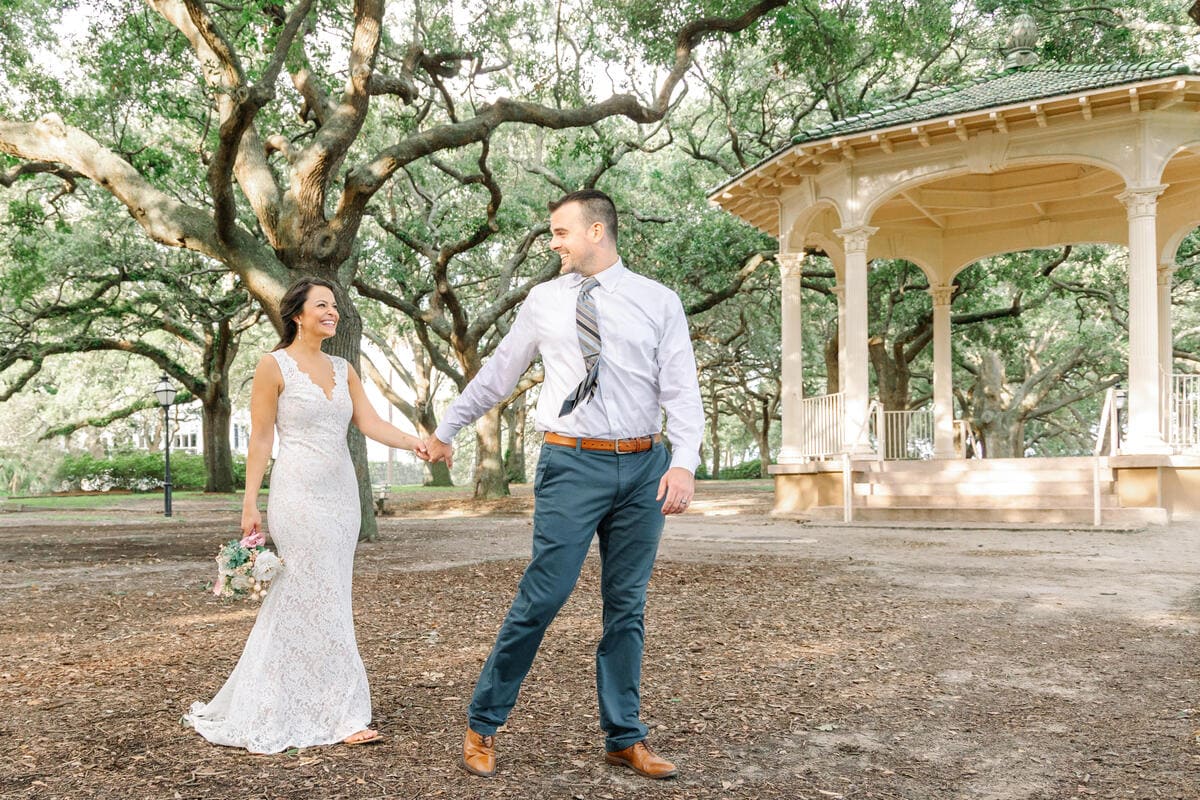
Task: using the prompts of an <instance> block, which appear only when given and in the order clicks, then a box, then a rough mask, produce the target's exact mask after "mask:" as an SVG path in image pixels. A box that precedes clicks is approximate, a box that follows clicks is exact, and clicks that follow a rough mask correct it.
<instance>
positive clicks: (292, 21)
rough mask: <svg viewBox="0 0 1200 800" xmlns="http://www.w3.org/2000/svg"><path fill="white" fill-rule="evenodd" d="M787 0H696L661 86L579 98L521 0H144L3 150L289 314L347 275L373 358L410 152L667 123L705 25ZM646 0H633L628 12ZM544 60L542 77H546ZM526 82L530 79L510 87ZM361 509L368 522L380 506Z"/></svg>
mask: <svg viewBox="0 0 1200 800" xmlns="http://www.w3.org/2000/svg"><path fill="white" fill-rule="evenodd" d="M785 2H786V0H760V2H757V3H754V4H749V5H739V7H737V8H735V9H733V10H732V11H729V10H728V9H726V8H725V7H723V5H722V4H712V6H711V7H710V6H709V5H708V4H688V5H687V6H685V8H686V10H687V11H686V15H679V14H670V15H666V16H665V17H663V16H660V18H659V19H658V20H657V22H658V23H659V25H658V30H660V31H661V32H662V33H663V34H664V36H665V41H658V42H657V44H658V48H657V50H656V51H655V52H653V53H651V54H650V56H651V57H649V58H648V59H647V63H651V64H653V63H664V64H665V67H664V69H665V71H664V72H663V73H660V74H659V75H658V76H657V81H656V84H655V86H654V88H653V89H651V90H650V91H649V92H647V93H645V94H638V93H637V92H636V91H635V90H634V89H633V88H632V87H630V89H628V90H624V91H622V90H618V91H615V92H613V93H612V94H610V95H608V96H604V97H602V98H600V99H592V98H590V97H589V98H586V99H585V100H584V101H583V102H569V101H567V102H563V101H562V100H561V99H560V98H562V97H563V96H564V94H565V93H564V92H563V91H562V90H563V88H564V87H566V86H569V85H571V83H572V82H573V80H574V79H575V78H576V77H577V76H573V75H570V74H564V73H560V72H556V71H554V70H547V69H545V68H544V63H543V62H544V61H545V56H546V54H547V53H549V52H553V53H560V52H561V49H560V48H561V47H562V46H566V45H564V44H563V42H562V41H561V40H560V39H559V38H558V34H559V33H561V31H556V30H548V31H543V30H539V29H538V28H536V27H530V26H528V25H527V24H526V20H525V15H524V13H523V12H524V11H526V9H525V7H523V6H521V5H520V4H509V3H497V4H492V5H489V6H487V7H485V8H483V9H481V10H480V12H479V16H477V17H475V18H473V19H472V20H470V21H469V22H467V23H465V24H464V25H463V26H456V20H455V19H454V15H453V11H452V9H445V10H438V11H437V12H431V11H430V10H429V9H424V8H423V7H422V6H420V5H414V6H401V7H398V8H396V9H395V13H394V14H393V15H387V14H385V4H384V2H383V0H356V2H355V3H354V4H353V6H352V7H350V8H346V7H344V6H343V5H342V4H336V3H327V2H317V1H316V0H297V2H295V3H293V4H292V5H291V7H286V6H285V5H283V4H281V3H272V2H267V3H262V4H251V5H242V4H225V3H215V2H214V3H205V2H202V0H147V2H146V5H145V6H144V7H143V6H141V5H138V4H134V3H132V2H130V1H129V0H126V2H123V3H116V4H111V5H108V6H105V7H103V8H102V9H101V10H100V11H99V12H97V16H96V17H93V22H94V23H95V24H94V27H93V31H92V37H91V40H90V43H89V44H90V47H89V48H88V49H87V52H86V55H85V56H84V57H82V58H81V59H80V60H79V62H78V64H77V66H78V67H79V68H81V69H83V70H84V71H85V72H86V73H87V75H88V78H89V83H88V84H86V85H84V84H81V85H76V86H72V87H71V88H70V91H68V90H67V88H66V87H64V86H62V85H58V84H57V83H55V82H51V83H52V84H53V85H50V86H38V85H36V84H35V83H34V82H32V81H30V82H27V83H26V84H25V85H22V86H21V87H20V89H21V91H20V92H16V93H14V96H13V97H12V98H10V102H8V103H7V104H6V107H5V108H4V109H3V118H2V119H0V151H2V152H3V153H6V154H8V155H9V156H11V158H12V160H11V161H10V162H9V170H10V175H11V176H12V177H13V179H16V178H20V177H23V176H25V175H28V174H30V173H32V172H49V173H52V174H56V175H58V176H60V177H61V178H63V180H66V181H80V180H88V181H91V182H94V183H95V184H96V185H98V186H100V187H102V188H103V189H104V190H106V191H108V192H110V193H111V194H112V196H113V197H115V198H116V199H117V200H119V201H120V202H121V203H122V204H123V205H124V206H125V208H126V210H127V211H128V213H129V214H130V215H132V217H133V218H134V219H135V220H136V221H137V223H138V224H139V226H140V227H141V229H142V231H143V232H144V233H145V235H147V236H149V237H150V238H151V239H153V240H154V241H156V242H159V243H161V244H164V245H167V246H169V247H178V248H183V249H186V250H189V251H192V252H195V253H198V254H200V255H203V256H204V257H206V258H209V259H211V260H213V261H215V262H218V263H220V264H222V265H224V267H225V268H227V269H229V270H231V271H232V272H234V273H235V274H236V275H237V276H238V277H239V279H240V280H241V282H242V284H243V285H244V286H245V287H246V289H247V290H248V291H249V292H250V293H251V294H252V295H253V296H254V297H255V298H256V300H258V301H259V302H260V303H261V304H262V306H263V308H264V309H265V311H266V313H267V314H268V315H269V316H270V317H271V318H272V321H273V322H274V323H275V324H276V325H279V323H280V320H279V318H278V301H279V299H280V297H281V295H282V292H283V290H284V289H285V287H286V286H287V285H288V284H289V283H290V282H291V281H292V280H293V279H294V278H296V277H298V276H301V275H316V276H321V277H325V278H328V279H331V280H333V281H334V282H335V283H336V284H337V285H338V286H339V287H340V291H339V292H338V294H339V300H340V303H341V310H342V323H341V326H340V327H339V333H338V336H337V337H335V338H334V339H333V340H332V341H331V342H330V343H329V345H328V348H327V349H328V351H329V352H331V353H334V354H337V355H342V356H344V357H346V358H348V359H349V360H350V361H351V363H353V364H356V365H357V363H358V352H359V337H360V335H361V332H362V331H361V320H360V318H359V316H358V314H357V312H356V310H355V306H354V302H353V300H352V297H351V296H350V294H349V292H348V291H347V289H348V287H350V286H351V285H352V284H353V282H354V278H355V272H356V261H355V259H354V258H353V256H354V255H355V251H356V245H357V241H358V236H359V232H360V230H361V227H362V225H363V221H364V219H365V217H366V214H367V211H368V208H369V206H370V204H371V202H372V200H373V198H374V197H375V196H376V195H377V194H378V193H379V192H380V190H381V189H383V188H384V187H385V186H387V185H389V183H390V182H391V181H392V180H393V178H395V177H396V176H397V175H398V174H400V173H402V171H403V170H404V168H405V167H407V166H409V165H411V164H414V163H416V162H418V161H420V160H421V159H424V158H428V157H430V156H433V155H435V154H437V153H440V152H445V151H450V150H454V149H457V148H461V147H468V146H472V145H479V144H480V143H482V142H485V141H486V140H487V139H488V138H489V137H490V136H491V135H492V133H493V132H494V131H495V130H496V129H497V128H498V127H500V126H503V125H509V124H526V125H533V126H538V127H544V128H548V129H564V128H574V127H582V126H587V125H592V124H594V123H597V122H599V121H601V120H604V119H606V118H609V117H614V116H623V117H626V118H628V119H630V120H632V121H634V122H637V123H653V122H656V121H658V120H660V119H662V118H663V116H665V115H666V114H667V112H668V110H669V107H670V105H671V102H672V98H673V97H674V95H675V92H676V89H677V87H678V86H679V85H680V82H681V81H682V80H683V79H684V76H685V75H686V74H687V72H688V70H689V68H690V66H691V64H692V56H693V52H694V50H695V48H696V46H697V45H698V44H699V43H700V42H701V41H702V40H704V39H705V38H707V37H709V36H710V35H712V34H716V33H736V32H738V31H741V30H744V29H746V28H747V27H749V26H751V25H752V24H754V23H755V22H756V21H757V20H758V19H759V18H761V17H763V16H764V15H765V14H767V13H768V12H770V11H772V10H773V9H775V8H778V7H779V6H782V5H784V4H785ZM534 8H537V7H534ZM647 8H652V6H650V5H647V6H642V5H640V4H633V3H629V4H618V5H616V6H614V7H613V8H612V9H611V12H612V18H613V20H617V21H620V20H628V19H630V18H632V17H635V16H636V14H638V13H644V12H646V10H647ZM459 27H462V28H465V32H464V31H460V30H458V28H459ZM643 29H644V26H643ZM668 32H669V34H668ZM131 54H134V57H133V58H130V55H131ZM547 73H548V74H547ZM534 75H538V76H544V78H543V79H542V80H540V81H538V80H536V79H535V80H534V81H533V82H532V85H533V88H532V90H529V89H527V88H526V87H529V86H530V84H531V81H530V80H529V79H530V78H531V77H533V76H534ZM522 91H524V92H525V93H526V94H527V97H525V98H520V99H518V98H516V97H513V96H512V95H513V93H514V92H522ZM451 92H453V93H455V94H457V95H459V96H462V97H464V98H465V100H464V102H463V103H461V107H460V114H459V115H458V116H456V117H454V118H445V117H443V116H440V115H437V114H431V113H430V110H431V108H432V105H433V102H432V98H435V97H438V96H442V95H444V94H448V93H451ZM372 114H374V115H375V117H376V118H382V119H385V120H386V121H387V127H388V128H389V129H390V130H391V131H393V134H394V137H393V139H392V140H391V141H390V142H389V143H388V144H387V145H386V146H384V147H379V148H371V149H367V148H364V147H361V146H360V140H359V137H360V134H361V133H362V131H363V130H364V127H365V126H366V125H367V124H368V122H369V121H372V122H373V117H372ZM437 288H438V290H439V291H440V289H441V287H440V286H439V287H437ZM451 317H452V320H453V322H452V324H453V326H454V327H455V328H456V329H458V330H459V331H460V332H461V331H462V330H463V329H465V325H466V323H465V321H464V320H462V319H461V318H458V317H455V316H454V315H453V313H452V314H451ZM351 448H352V452H353V453H354V456H355V463H356V468H357V470H358V473H359V482H360V495H361V496H360V500H361V503H362V506H363V508H364V510H369V509H370V507H371V500H370V492H369V485H368V480H367V475H366V469H365V467H366V464H365V447H364V443H363V440H362V438H361V435H359V434H357V433H352V435H351ZM363 520H364V522H363V531H362V535H364V536H366V537H370V536H371V535H372V534H373V531H374V522H373V517H372V515H371V514H369V513H364V515H363Z"/></svg>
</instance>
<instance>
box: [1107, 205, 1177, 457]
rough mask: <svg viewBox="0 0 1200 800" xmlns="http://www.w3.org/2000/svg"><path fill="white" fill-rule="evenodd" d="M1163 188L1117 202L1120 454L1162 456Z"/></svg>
mask: <svg viewBox="0 0 1200 800" xmlns="http://www.w3.org/2000/svg"><path fill="white" fill-rule="evenodd" d="M1166 188H1167V187H1165V186H1147V187H1141V188H1136V189H1133V188H1131V189H1128V190H1126V191H1125V192H1123V193H1122V194H1120V195H1119V196H1118V197H1117V199H1118V200H1120V201H1121V202H1123V203H1124V204H1125V208H1126V209H1127V210H1128V217H1129V395H1128V396H1129V400H1128V414H1129V427H1128V429H1127V432H1126V436H1125V446H1124V447H1122V448H1121V451H1122V452H1123V453H1135V454H1142V453H1166V452H1169V449H1168V448H1167V445H1166V442H1164V441H1163V436H1162V430H1161V428H1160V426H1159V415H1160V412H1161V407H1160V398H1161V392H1160V383H1159V376H1158V362H1159V323H1158V276H1157V272H1158V256H1157V252H1156V251H1157V249H1158V237H1157V234H1156V232H1157V214H1158V196H1159V195H1160V194H1162V193H1163V190H1164V189H1166Z"/></svg>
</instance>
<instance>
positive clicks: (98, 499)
mask: <svg viewBox="0 0 1200 800" xmlns="http://www.w3.org/2000/svg"><path fill="white" fill-rule="evenodd" d="M221 497H225V498H228V499H229V501H230V503H232V504H234V506H235V507H239V508H240V507H241V495H240V494H227V495H222V494H205V493H204V492H191V491H184V492H171V499H172V500H173V501H177V500H188V499H196V498H200V499H216V498H221ZM162 502H163V497H162V494H161V493H159V492H146V493H144V494H143V493H138V494H132V493H128V492H118V493H110V492H103V493H97V494H70V495H38V496H31V497H16V496H13V497H7V498H5V503H6V504H8V505H19V506H24V507H25V508H45V509H50V510H54V509H68V508H109V507H112V506H124V507H126V508H128V507H129V506H146V507H147V508H150V507H153V506H161V505H162Z"/></svg>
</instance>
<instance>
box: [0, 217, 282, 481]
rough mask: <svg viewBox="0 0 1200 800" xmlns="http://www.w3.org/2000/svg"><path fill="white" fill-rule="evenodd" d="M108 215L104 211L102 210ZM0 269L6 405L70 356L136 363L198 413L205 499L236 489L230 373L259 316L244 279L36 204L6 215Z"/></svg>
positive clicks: (106, 421) (120, 227)
mask: <svg viewBox="0 0 1200 800" xmlns="http://www.w3.org/2000/svg"><path fill="white" fill-rule="evenodd" d="M100 202H101V204H102V201H100ZM9 213H10V216H9V220H8V223H9V224H8V230H9V234H10V235H9V240H8V245H9V253H8V254H6V255H7V258H6V259H4V261H3V262H2V266H0V290H2V292H0V295H2V296H0V374H3V375H6V376H7V377H8V379H7V380H5V381H3V383H2V384H0V402H3V401H6V400H8V399H10V398H11V397H12V396H13V395H14V394H16V393H17V392H19V391H22V390H23V389H25V388H26V387H27V386H28V385H29V383H30V381H31V380H33V379H34V378H35V377H36V376H37V375H38V374H39V373H40V372H41V370H42V369H43V367H44V365H45V364H46V362H47V360H48V359H51V358H53V357H55V356H61V355H63V354H66V353H89V352H93V353H94V352H105V351H108V352H122V353H129V354H132V355H136V356H139V357H141V358H144V359H147V360H149V361H151V362H153V363H154V364H155V366H156V367H157V368H158V369H159V370H161V371H162V373H164V374H166V375H168V376H169V377H170V378H172V379H173V380H174V381H176V382H177V383H178V384H180V385H181V386H182V387H183V391H182V392H181V393H180V394H179V395H178V396H177V398H176V401H177V402H179V403H186V402H190V401H192V400H198V401H199V402H200V404H201V409H202V411H201V416H202V430H203V439H204V462H205V470H206V480H205V487H204V488H205V491H210V492H231V491H234V490H235V489H236V488H237V487H236V486H235V485H234V474H233V455H232V451H231V449H230V442H229V429H230V420H231V415H232V404H231V402H230V391H231V386H230V370H231V367H232V364H233V360H234V358H235V357H236V356H237V353H238V347H239V344H240V340H241V337H242V335H243V334H244V333H245V332H246V331H248V330H250V329H251V328H253V327H254V326H255V325H257V324H258V322H259V320H260V318H261V311H260V309H259V307H258V305H257V304H256V303H253V302H252V301H251V299H250V297H249V295H248V294H247V292H246V291H245V290H244V289H242V287H241V286H240V285H239V283H238V281H237V280H236V278H234V277H233V276H232V275H230V274H229V273H228V272H227V271H224V270H214V269H213V266H212V265H211V264H210V263H204V262H203V261H202V260H201V259H199V258H198V257H196V256H194V255H191V254H188V253H186V252H179V251H165V250H163V249H162V248H157V247H155V246H154V245H152V244H151V243H150V242H147V241H145V240H144V239H140V238H138V237H136V236H131V234H132V231H130V230H129V228H130V227H131V225H130V223H128V222H127V221H121V220H119V219H118V220H116V222H115V224H114V225H112V226H111V227H108V226H106V225H104V224H103V222H102V223H101V224H100V225H99V226H98V225H97V221H96V220H94V219H87V218H85V219H82V220H78V221H76V222H75V223H74V224H72V225H69V226H68V225H65V224H63V223H61V222H60V223H59V224H58V225H53V224H51V223H49V222H47V221H46V220H45V218H44V217H43V215H42V209H41V207H40V205H37V204H25V205H22V204H19V203H13V204H12V205H11V206H10V210H9ZM155 407H157V404H156V403H155V401H154V398H153V397H150V396H149V390H148V389H147V391H146V392H145V396H144V397H141V398H139V399H137V400H134V401H133V402H131V403H129V404H127V405H125V406H124V407H122V408H118V409H115V410H112V411H109V412H108V413H105V414H102V415H100V416H92V417H84V418H80V419H77V420H75V421H72V422H69V423H67V424H64V425H58V426H54V427H52V428H50V429H47V430H46V431H45V432H44V433H43V434H42V438H43V439H45V438H52V437H54V436H63V435H68V434H71V433H73V432H75V431H77V430H80V429H81V428H84V427H97V428H102V427H105V426H107V425H110V424H111V423H113V422H115V421H116V420H119V419H124V418H126V417H129V416H131V415H133V414H135V413H137V412H138V411H142V410H145V409H147V408H155Z"/></svg>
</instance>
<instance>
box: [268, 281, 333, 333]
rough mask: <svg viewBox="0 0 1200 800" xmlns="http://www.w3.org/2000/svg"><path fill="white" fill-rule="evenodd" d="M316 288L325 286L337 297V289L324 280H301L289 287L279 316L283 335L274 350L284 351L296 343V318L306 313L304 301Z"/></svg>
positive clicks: (281, 303) (280, 306) (280, 307)
mask: <svg viewBox="0 0 1200 800" xmlns="http://www.w3.org/2000/svg"><path fill="white" fill-rule="evenodd" d="M314 286H324V287H325V288H326V289H328V290H329V291H331V292H333V294H334V296H335V297H336V296H337V287H335V286H334V285H333V284H332V283H330V282H329V281H327V280H325V279H324V278H301V279H300V280H298V281H296V282H295V283H293V284H292V285H291V286H289V287H288V290H287V291H286V292H284V294H283V299H282V300H280V301H279V316H281V317H283V335H282V336H280V337H279V344H277V345H275V347H273V348H272V349H273V350H282V349H283V348H285V347H287V346H288V345H289V344H291V343H292V342H294V341H296V331H297V330H298V326H297V325H296V317H298V316H300V315H301V314H302V313H304V301H306V300H308V291H309V290H310V289H312V287H314Z"/></svg>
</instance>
